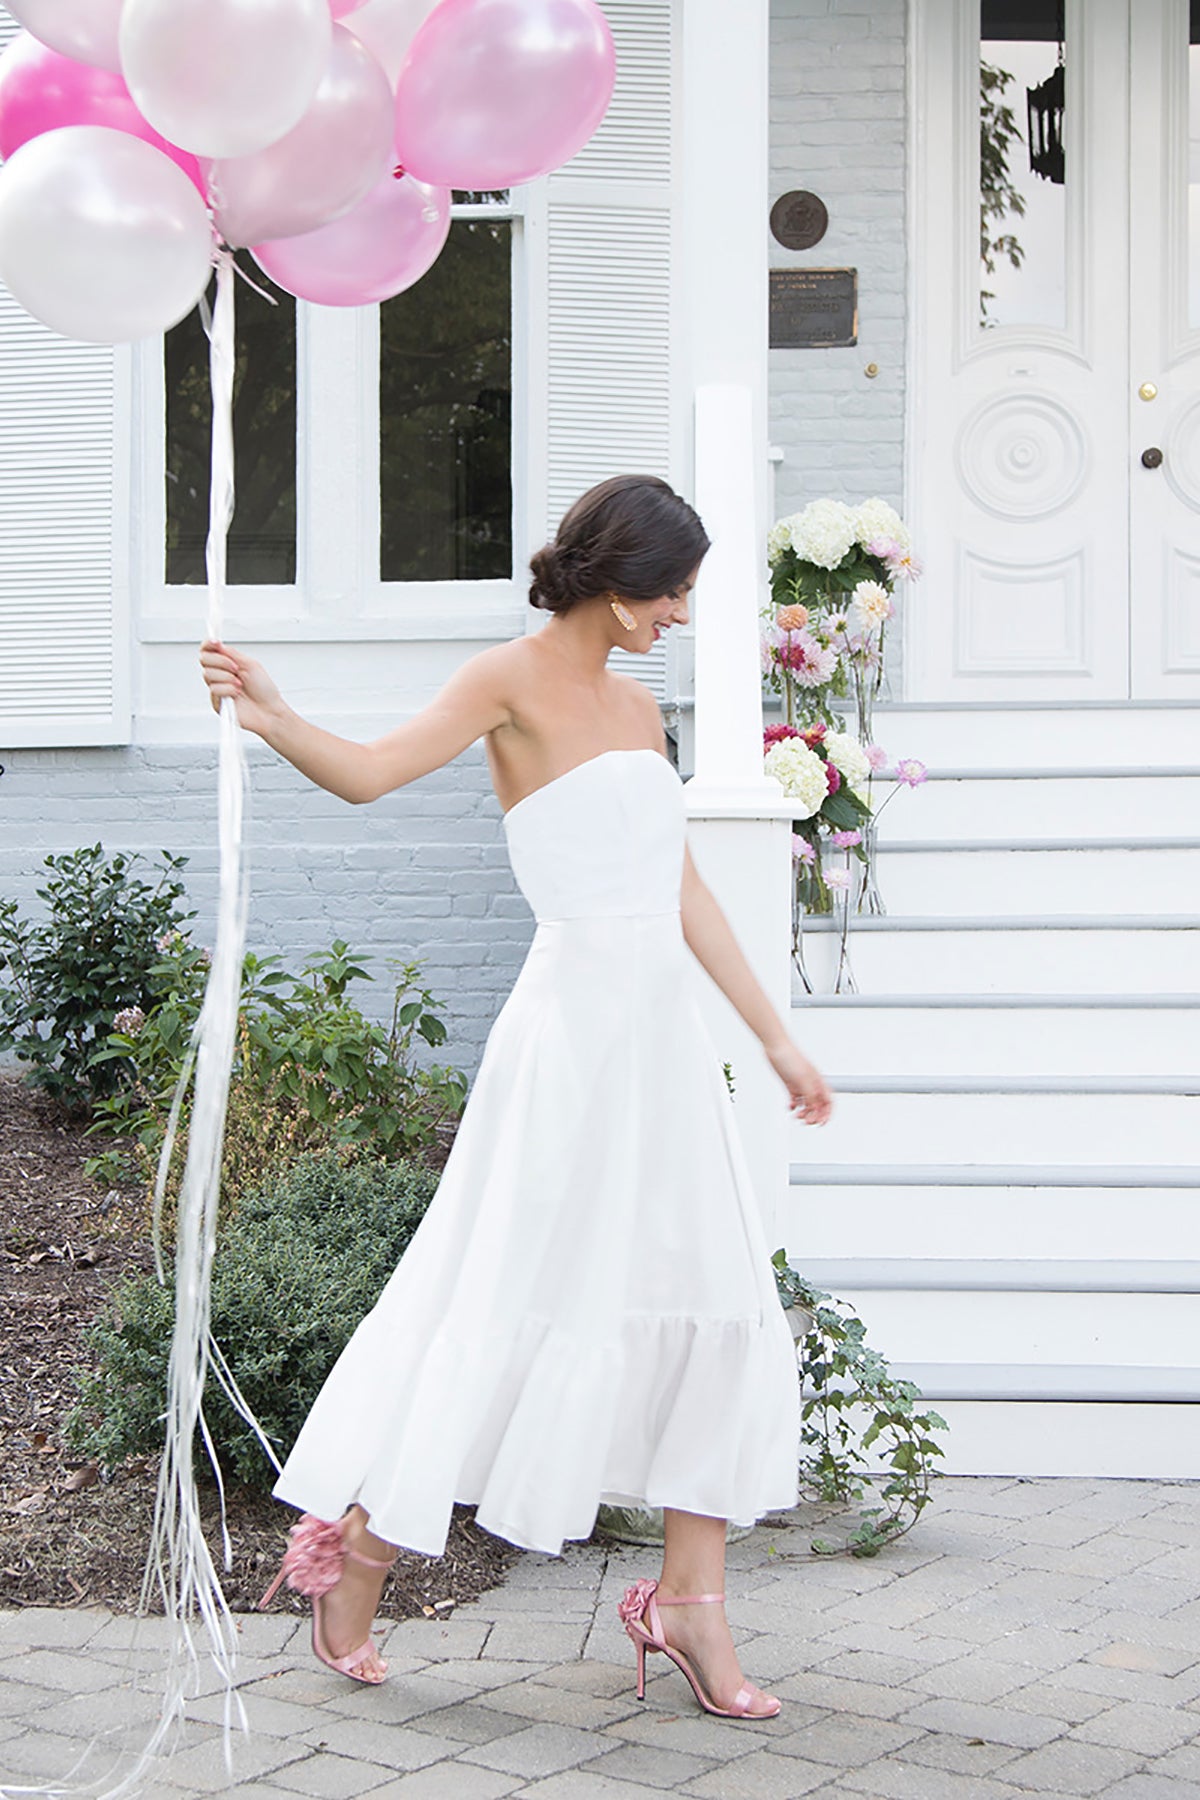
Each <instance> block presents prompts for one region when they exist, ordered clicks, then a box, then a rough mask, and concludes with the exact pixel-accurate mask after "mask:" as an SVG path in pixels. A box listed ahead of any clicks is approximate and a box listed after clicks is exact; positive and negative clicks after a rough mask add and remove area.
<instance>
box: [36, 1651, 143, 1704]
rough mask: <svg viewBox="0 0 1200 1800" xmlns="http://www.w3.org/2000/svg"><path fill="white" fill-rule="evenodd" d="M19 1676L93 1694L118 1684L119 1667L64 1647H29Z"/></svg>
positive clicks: (65, 1690) (59, 1687) (49, 1686)
mask: <svg viewBox="0 0 1200 1800" xmlns="http://www.w3.org/2000/svg"><path fill="white" fill-rule="evenodd" d="M21 1679H22V1681H25V1682H29V1683H31V1684H33V1685H36V1686H38V1687H47V1688H57V1689H60V1690H61V1691H63V1692H65V1693H68V1694H77V1693H80V1692H82V1693H88V1694H94V1693H97V1692H99V1691H100V1690H101V1689H102V1688H109V1687H116V1686H118V1685H119V1684H120V1681H121V1671H120V1669H119V1668H117V1667H115V1666H114V1665H113V1664H112V1663H110V1662H106V1661H103V1660H101V1659H99V1658H97V1657H92V1656H78V1655H73V1654H71V1653H70V1652H69V1651H66V1650H31V1651H30V1652H29V1655H28V1656H24V1657H22V1658H21Z"/></svg>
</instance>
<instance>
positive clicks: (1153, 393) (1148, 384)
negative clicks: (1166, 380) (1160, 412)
mask: <svg viewBox="0 0 1200 1800" xmlns="http://www.w3.org/2000/svg"><path fill="white" fill-rule="evenodd" d="M1138 395H1139V397H1140V398H1141V399H1142V400H1157V399H1158V389H1157V388H1156V387H1155V385H1154V383H1153V382H1152V381H1143V383H1142V385H1141V387H1140V388H1139V389H1138Z"/></svg>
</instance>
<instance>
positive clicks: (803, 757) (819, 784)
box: [763, 737, 829, 819]
mask: <svg viewBox="0 0 1200 1800" xmlns="http://www.w3.org/2000/svg"><path fill="white" fill-rule="evenodd" d="M763 767H764V768H765V769H766V771H767V773H768V775H774V777H775V779H776V781H778V782H779V783H780V785H781V786H782V788H783V791H784V793H785V794H786V795H787V796H788V798H789V799H790V800H793V801H794V802H795V805H794V806H793V808H792V815H793V817H794V818H797V819H811V818H812V816H813V814H814V813H816V812H819V811H820V810H821V805H822V803H823V801H824V799H825V796H826V795H827V794H828V792H829V777H828V776H827V775H826V773H825V762H824V759H823V758H822V757H820V756H818V755H817V753H816V751H815V750H810V749H809V747H808V745H807V744H806V743H805V742H804V740H803V739H802V738H798V737H794V738H784V739H783V740H782V741H781V742H780V743H778V744H772V745H771V748H770V749H769V750H768V751H767V754H766V756H765V757H764V758H763Z"/></svg>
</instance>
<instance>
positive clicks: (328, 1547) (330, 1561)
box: [258, 1513, 396, 1687]
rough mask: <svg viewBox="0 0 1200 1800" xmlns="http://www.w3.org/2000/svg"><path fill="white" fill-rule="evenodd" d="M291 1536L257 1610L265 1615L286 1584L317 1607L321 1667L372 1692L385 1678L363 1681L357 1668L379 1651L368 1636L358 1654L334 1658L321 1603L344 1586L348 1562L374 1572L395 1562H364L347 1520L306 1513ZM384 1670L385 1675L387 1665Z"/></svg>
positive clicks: (315, 1636)
mask: <svg viewBox="0 0 1200 1800" xmlns="http://www.w3.org/2000/svg"><path fill="white" fill-rule="evenodd" d="M288 1536H289V1537H290V1538H291V1540H292V1541H291V1543H290V1544H289V1545H288V1548H287V1550H286V1551H285V1552H284V1557H283V1562H282V1563H281V1564H280V1567H279V1573H278V1574H277V1575H276V1577H275V1579H274V1581H273V1582H272V1583H271V1585H270V1587H269V1588H268V1589H267V1591H266V1593H265V1594H264V1595H263V1597H262V1599H261V1600H260V1601H259V1603H258V1610H259V1611H260V1612H263V1611H264V1610H265V1609H266V1608H267V1607H268V1606H269V1605H270V1604H271V1601H272V1600H273V1599H274V1598H275V1595H276V1594H277V1593H278V1592H279V1589H280V1587H281V1586H282V1585H283V1583H284V1582H285V1581H286V1582H287V1584H288V1586H289V1587H290V1588H294V1589H295V1591H296V1593H298V1594H304V1595H306V1596H307V1597H308V1599H310V1600H311V1601H312V1647H313V1655H314V1656H315V1657H316V1658H317V1659H318V1661H320V1662H323V1663H324V1664H325V1666H326V1667H327V1668H330V1669H335V1670H336V1671H337V1673H338V1674H339V1675H348V1676H349V1678H350V1680H351V1681H361V1682H363V1683H364V1684H365V1685H366V1686H367V1687H378V1686H379V1683H380V1682H381V1681H382V1680H383V1675H378V1676H376V1675H360V1674H359V1672H358V1665H359V1664H360V1663H362V1662H364V1661H365V1660H366V1658H367V1657H368V1656H371V1655H372V1654H373V1653H374V1651H375V1646H374V1644H373V1643H372V1641H371V1639H370V1637H369V1636H368V1638H367V1640H366V1642H365V1643H363V1644H360V1645H359V1647H358V1649H357V1650H351V1651H350V1652H349V1653H348V1655H346V1656H332V1655H330V1652H329V1650H328V1648H327V1647H326V1643H325V1629H324V1625H323V1623H322V1620H321V1602H322V1600H323V1599H324V1598H325V1595H326V1594H328V1593H329V1592H330V1590H331V1589H332V1588H335V1587H336V1586H337V1584H338V1582H339V1581H340V1580H341V1578H342V1571H343V1569H344V1568H345V1566H346V1560H347V1558H349V1559H350V1561H351V1562H358V1563H365V1564H366V1566H367V1567H368V1568H370V1569H390V1568H391V1566H392V1564H393V1562H394V1561H395V1560H396V1559H395V1557H394V1556H389V1557H380V1556H364V1554H363V1552H362V1551H361V1550H353V1549H351V1547H350V1545H349V1544H347V1542H346V1522H345V1519H336V1520H333V1521H332V1522H331V1521H330V1520H328V1519H317V1518H314V1517H313V1515H312V1513H305V1514H304V1515H303V1517H302V1518H301V1519H300V1520H299V1522H298V1523H297V1524H295V1525H293V1526H292V1528H291V1530H290V1531H289V1532H288ZM383 1669H384V1674H386V1673H387V1664H386V1663H384V1665H383Z"/></svg>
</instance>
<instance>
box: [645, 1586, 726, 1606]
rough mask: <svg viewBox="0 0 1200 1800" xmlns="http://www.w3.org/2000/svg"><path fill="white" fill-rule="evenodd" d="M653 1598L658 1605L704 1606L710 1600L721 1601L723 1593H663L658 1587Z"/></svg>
mask: <svg viewBox="0 0 1200 1800" xmlns="http://www.w3.org/2000/svg"><path fill="white" fill-rule="evenodd" d="M654 1598H655V1599H656V1600H657V1602H658V1604H659V1605H660V1606H706V1605H707V1604H708V1603H709V1602H710V1601H716V1602H720V1601H723V1600H724V1598H725V1596H724V1594H664V1593H662V1592H661V1591H660V1590H659V1589H658V1588H656V1589H655V1590H654Z"/></svg>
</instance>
